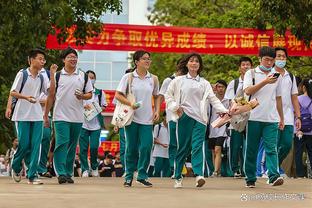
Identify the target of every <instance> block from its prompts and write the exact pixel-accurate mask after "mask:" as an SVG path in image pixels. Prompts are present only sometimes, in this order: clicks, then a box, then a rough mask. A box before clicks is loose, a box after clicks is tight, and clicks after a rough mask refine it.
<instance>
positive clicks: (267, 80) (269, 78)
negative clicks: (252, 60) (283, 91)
mask: <svg viewBox="0 0 312 208" xmlns="http://www.w3.org/2000/svg"><path fill="white" fill-rule="evenodd" d="M264 81H265V83H266V84H273V83H275V82H276V81H277V77H274V76H273V74H269V75H268V76H267V77H266V78H265V80H264Z"/></svg>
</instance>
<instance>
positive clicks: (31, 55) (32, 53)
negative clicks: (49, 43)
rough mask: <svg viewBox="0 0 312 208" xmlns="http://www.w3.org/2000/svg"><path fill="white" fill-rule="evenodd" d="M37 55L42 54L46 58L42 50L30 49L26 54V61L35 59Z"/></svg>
mask: <svg viewBox="0 0 312 208" xmlns="http://www.w3.org/2000/svg"><path fill="white" fill-rule="evenodd" d="M38 54H42V55H44V56H46V54H45V52H44V50H42V49H41V48H34V49H31V50H30V51H29V53H28V59H30V58H36V57H37V55H38Z"/></svg>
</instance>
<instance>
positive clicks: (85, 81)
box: [55, 69, 88, 94]
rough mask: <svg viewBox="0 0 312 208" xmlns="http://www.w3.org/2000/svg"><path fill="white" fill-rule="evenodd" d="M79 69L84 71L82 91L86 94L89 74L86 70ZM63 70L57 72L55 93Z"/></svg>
mask: <svg viewBox="0 0 312 208" xmlns="http://www.w3.org/2000/svg"><path fill="white" fill-rule="evenodd" d="M78 71H80V72H82V73H83V74H84V85H83V90H82V92H83V94H85V93H86V86H87V83H88V75H87V74H86V73H85V72H84V71H82V70H80V69H79V70H78ZM61 72H62V71H58V72H56V74H55V93H56V92H57V88H58V83H59V81H60V77H61Z"/></svg>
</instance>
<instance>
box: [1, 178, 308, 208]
mask: <svg viewBox="0 0 312 208" xmlns="http://www.w3.org/2000/svg"><path fill="white" fill-rule="evenodd" d="M150 181H151V182H152V183H153V186H154V187H152V188H145V187H142V186H140V185H139V184H136V183H134V184H133V186H132V187H131V188H124V187H123V186H122V183H123V179H122V178H75V184H66V185H59V184H58V183H57V179H56V178H52V179H43V182H44V185H28V184H27V180H26V179H23V180H22V181H21V182H20V183H19V184H17V183H14V182H13V181H12V179H11V178H9V177H0V208H19V207H22V208H28V207H29V208H37V207H38V208H39V207H40V208H50V207H51V208H63V207H64V208H80V207H82V208H86V207H88V208H89V207H101V208H111V207H116V208H124V207H125V208H126V207H127V208H132V207H133V208H154V207H155V208H156V207H157V208H171V207H179V208H184V207H189V208H206V207H213V208H215V207H233V208H235V207H252V208H256V207H261V208H271V207H272V208H273V207H274V208H277V207H283V208H285V207H287V208H288V207H295V208H305V207H307V208H308V207H310V208H311V207H312V180H311V179H286V181H285V184H284V185H283V186H279V187H272V186H269V185H267V184H266V180H265V179H259V180H258V181H257V183H256V186H257V187H256V188H254V189H250V188H245V182H244V180H243V179H233V178H209V179H207V180H206V184H205V186H204V187H203V188H195V187H194V186H195V179H194V178H185V179H184V181H183V185H184V188H182V189H174V188H173V183H174V180H172V179H161V178H152V179H151V180H150Z"/></svg>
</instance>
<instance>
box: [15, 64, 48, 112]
mask: <svg viewBox="0 0 312 208" xmlns="http://www.w3.org/2000/svg"><path fill="white" fill-rule="evenodd" d="M21 72H22V84H21V88H20V90H19V92H18V93H21V92H22V90H23V88H24V86H25V83H26V81H27V78H28V73H27V68H26V69H22V70H21ZM39 77H40V82H41V86H40V92H41V91H42V87H43V82H44V78H43V76H42V74H41V73H39ZM17 101H18V99H17V98H16V97H12V105H11V108H12V114H13V113H14V109H15V106H16V103H17Z"/></svg>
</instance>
